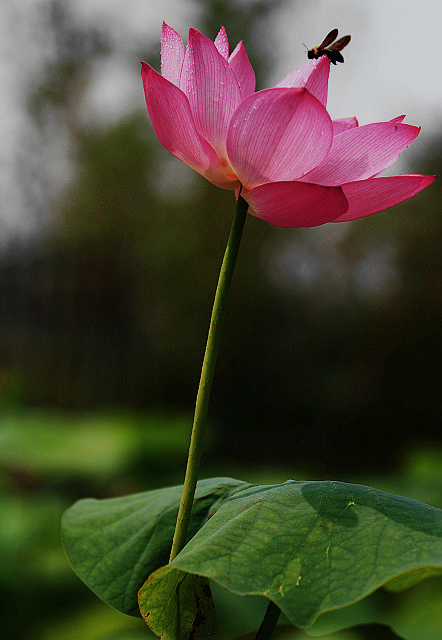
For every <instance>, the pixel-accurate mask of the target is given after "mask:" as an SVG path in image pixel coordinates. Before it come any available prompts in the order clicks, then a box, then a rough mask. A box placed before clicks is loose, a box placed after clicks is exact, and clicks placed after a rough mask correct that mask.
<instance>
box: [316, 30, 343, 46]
mask: <svg viewBox="0 0 442 640" xmlns="http://www.w3.org/2000/svg"><path fill="white" fill-rule="evenodd" d="M337 37H338V30H337V29H332V30H331V31H330V33H329V34H328V35H327V36H325V38H324V41H323V42H321V44H320V45H319V46H318V47H315V49H325V48H326V47H328V46H330V45H331V43H332V42H333V40H336V38H337ZM344 46H345V45H344Z"/></svg>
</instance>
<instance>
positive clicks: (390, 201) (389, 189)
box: [333, 175, 436, 222]
mask: <svg viewBox="0 0 442 640" xmlns="http://www.w3.org/2000/svg"><path fill="white" fill-rule="evenodd" d="M435 179H436V176H421V175H405V176H388V177H383V178H369V179H368V180H362V181H358V182H349V183H348V184H344V185H342V189H343V191H344V193H345V195H346V197H347V200H348V204H349V207H348V211H347V212H346V213H344V214H343V215H342V216H340V217H339V218H337V219H335V220H333V222H346V221H348V220H356V219H357V218H364V217H365V216H370V215H371V214H372V213H378V212H379V211H384V209H388V208H389V207H393V206H394V205H395V204H398V203H399V202H403V201H404V200H407V199H408V198H411V197H412V196H414V195H415V194H416V193H419V191H422V189H425V187H428V185H430V184H431V183H432V182H433V181H434V180H435Z"/></svg>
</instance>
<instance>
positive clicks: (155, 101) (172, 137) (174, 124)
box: [141, 62, 238, 189]
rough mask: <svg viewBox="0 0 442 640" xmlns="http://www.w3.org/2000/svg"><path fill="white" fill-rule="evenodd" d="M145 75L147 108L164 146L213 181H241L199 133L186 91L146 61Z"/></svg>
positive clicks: (230, 184)
mask: <svg viewBox="0 0 442 640" xmlns="http://www.w3.org/2000/svg"><path fill="white" fill-rule="evenodd" d="M141 75H142V78H143V85H144V93H145V96H146V105H147V110H148V112H149V116H150V119H151V121H152V125H153V128H154V130H155V133H156V135H157V137H158V140H159V141H160V142H161V144H162V145H163V147H165V148H166V149H167V150H168V151H170V153H172V154H173V155H174V156H176V157H177V158H179V159H180V160H182V161H183V162H185V163H186V164H187V165H189V166H190V167H192V169H195V171H198V173H201V174H202V175H203V176H205V177H206V178H207V179H208V180H210V182H213V183H214V184H216V185H218V186H219V187H222V188H224V189H234V188H235V187H236V186H237V185H238V181H237V179H236V177H235V176H233V175H226V172H225V170H224V168H223V165H222V164H221V163H220V161H219V159H218V156H217V155H216V153H215V151H214V150H213V149H212V147H211V146H210V144H209V143H208V142H207V141H206V140H204V138H203V137H202V136H200V134H199V133H198V131H197V129H196V127H195V123H194V120H193V116H192V112H191V109H190V105H189V101H188V99H187V97H186V96H185V95H184V93H183V92H182V91H181V90H180V89H178V87H176V86H175V85H174V84H172V83H171V82H169V81H168V80H166V79H165V78H163V77H162V76H161V75H160V74H159V73H157V72H156V71H155V70H154V69H152V67H150V66H149V65H148V64H146V63H145V62H143V63H142V69H141Z"/></svg>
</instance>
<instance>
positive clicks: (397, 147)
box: [304, 120, 420, 186]
mask: <svg viewBox="0 0 442 640" xmlns="http://www.w3.org/2000/svg"><path fill="white" fill-rule="evenodd" d="M419 131H420V129H419V127H412V126H411V125H409V124H401V123H400V122H396V121H395V120H393V121H391V122H375V123H373V124H366V125H363V126H361V127H353V128H352V129H348V130H347V131H344V132H343V133H340V134H338V135H336V136H335V137H334V139H333V146H332V148H331V149H330V153H329V154H328V155H327V157H326V158H325V160H324V161H323V162H322V164H320V165H319V166H318V167H316V168H315V169H313V171H311V172H310V173H309V174H308V176H305V177H304V180H307V181H308V182H315V183H316V184H323V185H327V186H333V185H338V184H344V183H345V182H354V181H355V180H364V179H366V178H371V177H372V176H374V175H377V174H378V173H380V172H381V171H383V170H384V169H386V168H387V167H389V166H391V165H392V164H393V163H394V162H396V160H397V159H398V157H399V155H400V153H401V151H403V150H404V149H406V147H408V145H410V144H411V143H412V142H413V140H414V139H415V138H416V136H417V135H418V133H419Z"/></svg>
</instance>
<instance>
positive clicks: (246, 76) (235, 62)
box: [229, 41, 255, 100]
mask: <svg viewBox="0 0 442 640" xmlns="http://www.w3.org/2000/svg"><path fill="white" fill-rule="evenodd" d="M229 65H230V68H231V69H232V71H233V73H234V74H235V76H236V79H237V80H238V84H239V88H240V91H241V100H244V98H246V97H247V96H248V95H250V94H251V93H254V92H255V72H254V71H253V67H252V65H251V64H250V61H249V58H248V55H247V53H246V50H245V48H244V45H243V43H242V41H241V42H239V43H238V44H237V45H236V47H235V49H234V50H233V51H232V54H231V56H230V58H229Z"/></svg>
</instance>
